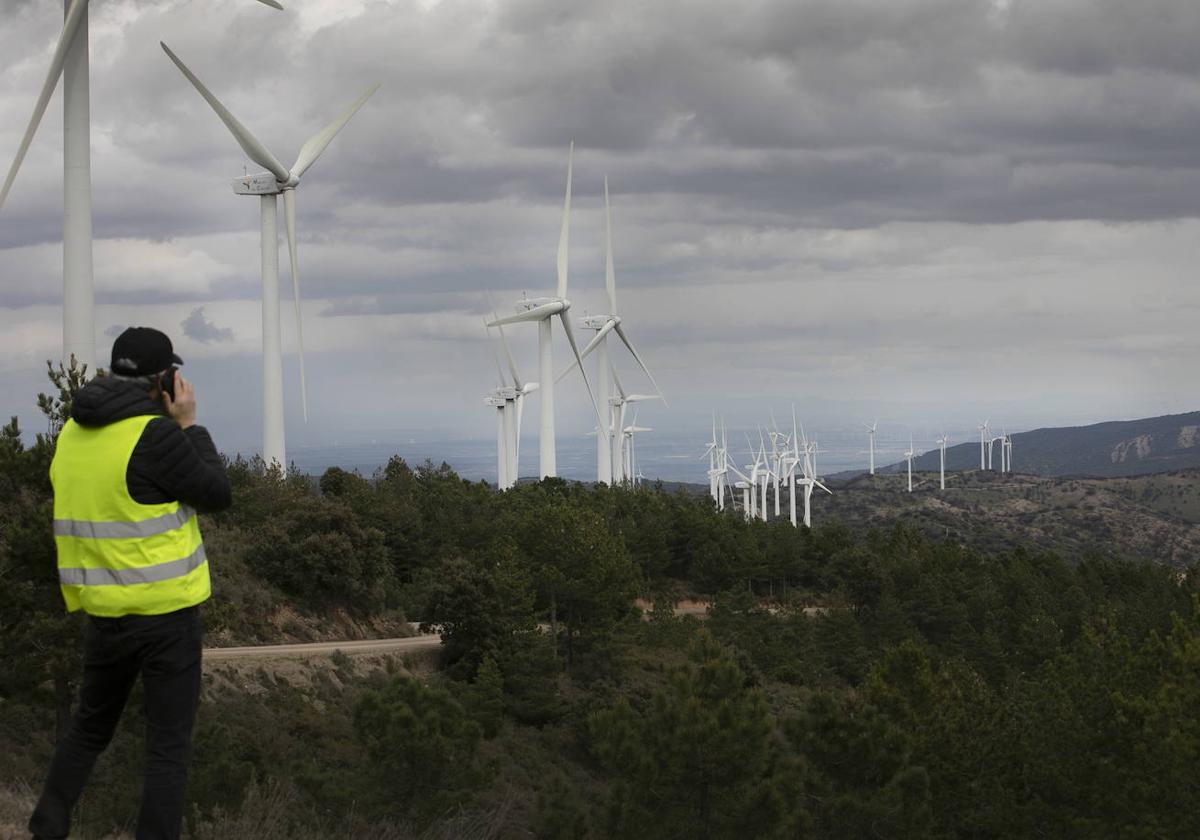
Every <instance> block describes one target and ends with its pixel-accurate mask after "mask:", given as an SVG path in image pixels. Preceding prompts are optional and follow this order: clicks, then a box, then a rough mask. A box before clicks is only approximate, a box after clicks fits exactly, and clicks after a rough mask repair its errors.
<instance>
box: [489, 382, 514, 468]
mask: <svg viewBox="0 0 1200 840" xmlns="http://www.w3.org/2000/svg"><path fill="white" fill-rule="evenodd" d="M504 392H505V389H504V388H496V389H495V390H493V391H491V392H489V393H488V394H487V396H485V397H484V398H483V404H484V405H489V406H491V407H492V408H494V409H496V489H498V490H507V489H508V488H509V486H510V484H509V462H510V460H511V459H510V457H509V448H508V435H507V433H506V432H507V430H506V428H505V427H506V426H508V422H506V417H505V415H506V414H507V413H508V411H507V408H508V399H507V396H506V395H505V393H504Z"/></svg>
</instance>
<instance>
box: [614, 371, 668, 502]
mask: <svg viewBox="0 0 1200 840" xmlns="http://www.w3.org/2000/svg"><path fill="white" fill-rule="evenodd" d="M608 372H609V374H611V376H612V383H613V387H614V388H616V389H617V393H616V395H614V396H611V397H609V398H608V403H609V409H610V413H611V415H612V416H611V417H610V418H609V420H608V423H609V426H608V428H610V429H612V434H613V438H614V445H613V450H612V460H613V469H612V476H613V482H614V483H618V484H619V483H621V482H624V481H629V480H631V479H632V478H633V475H632V474H631V473H629V472H628V471H627V470H626V469H625V454H624V453H625V435H624V432H623V431H622V430H623V429H624V428H625V410H626V408H627V407H628V405H629V404H630V403H638V402H645V401H646V400H661V399H662V396H661V395H660V394H628V393H626V392H625V387H624V386H623V385H622V384H621V378H620V377H619V376H617V369H616V368H615V367H614V366H612V365H611V364H610V365H609V369H608ZM602 420H603V418H602ZM601 425H604V424H603V422H602V423H601Z"/></svg>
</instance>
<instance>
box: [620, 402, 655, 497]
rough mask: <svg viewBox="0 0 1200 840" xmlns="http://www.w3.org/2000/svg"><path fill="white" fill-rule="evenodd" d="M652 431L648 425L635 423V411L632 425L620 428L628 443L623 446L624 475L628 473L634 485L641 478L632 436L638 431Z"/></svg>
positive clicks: (634, 441)
mask: <svg viewBox="0 0 1200 840" xmlns="http://www.w3.org/2000/svg"><path fill="white" fill-rule="evenodd" d="M653 431H654V429H652V428H650V427H649V426H639V425H638V424H637V412H636V411H635V412H634V413H633V423H632V425H629V426H626V427H625V428H624V429H622V430H621V433H622V434H623V435H624V437H625V439H626V440H627V441H628V443H627V444H626V446H625V461H626V467H625V472H626V475H628V476H629V477H630V479H631V480H632V481H633V484H634V486H635V487H636V486H637V485H638V484H639V483H640V481H641V479H642V474H641V471H640V470H639V469H638V466H637V451H636V449H637V447H636V440H635V438H634V435H636V434H637V433H638V432H653Z"/></svg>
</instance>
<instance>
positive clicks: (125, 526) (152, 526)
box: [54, 505, 196, 540]
mask: <svg viewBox="0 0 1200 840" xmlns="http://www.w3.org/2000/svg"><path fill="white" fill-rule="evenodd" d="M195 515H196V511H194V510H192V509H191V508H190V507H186V506H183V505H180V507H179V510H178V511H176V512H175V513H164V514H163V515H162V516H156V517H154V518H153V519H143V520H141V521H139V522H88V521H87V520H86V519H55V520H54V536H56V537H87V538H88V539H93V540H122V539H130V538H132V537H156V536H158V535H159V534H165V533H167V532H168V531H174V530H175V529H176V528H182V527H183V526H184V525H186V524H187V521H188V520H189V519H191V518H192V517H193V516H195Z"/></svg>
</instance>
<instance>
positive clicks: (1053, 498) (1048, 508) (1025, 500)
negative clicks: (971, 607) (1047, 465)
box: [785, 444, 1200, 568]
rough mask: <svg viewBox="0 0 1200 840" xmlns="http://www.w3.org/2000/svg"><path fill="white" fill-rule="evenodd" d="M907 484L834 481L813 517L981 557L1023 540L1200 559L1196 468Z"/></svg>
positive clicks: (895, 479)
mask: <svg viewBox="0 0 1200 840" xmlns="http://www.w3.org/2000/svg"><path fill="white" fill-rule="evenodd" d="M1014 446H1015V444H1014ZM906 483H907V479H906V476H905V475H903V474H900V475H891V474H889V475H876V476H875V477H874V478H871V477H869V476H858V477H856V478H854V479H851V480H849V481H845V482H837V483H833V484H832V485H831V489H832V490H834V495H833V496H825V495H823V494H822V495H821V496H820V497H819V498H814V502H813V504H814V518H815V520H816V521H822V520H827V519H829V518H837V519H840V520H842V521H843V522H845V523H846V524H847V525H849V526H850V527H851V528H852V529H854V530H856V531H861V530H863V529H866V528H871V527H876V528H889V527H891V526H892V525H893V524H894V523H895V522H896V521H904V522H907V523H909V524H912V525H915V526H917V527H918V528H920V529H921V530H922V531H924V532H925V533H927V534H929V535H930V536H935V537H939V538H946V539H950V540H953V541H955V542H958V543H960V544H964V545H968V546H970V547H971V548H974V549H977V550H980V551H997V550H1004V549H1009V548H1012V547H1015V546H1017V545H1020V544H1024V545H1027V546H1037V547H1040V548H1046V549H1053V550H1054V551H1056V552H1058V553H1059V554H1060V555H1062V556H1064V557H1066V558H1068V559H1076V558H1078V557H1081V556H1083V555H1085V554H1089V553H1090V554H1100V555H1103V556H1109V557H1124V558H1128V559H1138V560H1152V561H1155V562H1160V563H1165V564H1167V565H1172V566H1175V567H1178V568H1182V567H1185V566H1187V565H1189V564H1192V563H1195V562H1197V560H1200V470H1186V471H1178V472H1172V473H1167V474H1162V475H1144V476H1132V477H1128V478H1055V477H1040V476H1034V475H1026V474H1021V473H1014V474H1009V475H1000V474H998V473H990V472H980V471H979V470H978V469H975V470H968V471H965V472H955V473H948V474H947V476H946V491H945V492H941V491H939V490H938V474H937V472H936V471H935V472H914V473H913V492H912V493H911V494H910V493H908V492H907V491H906V489H905V488H906ZM785 501H786V497H785Z"/></svg>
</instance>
